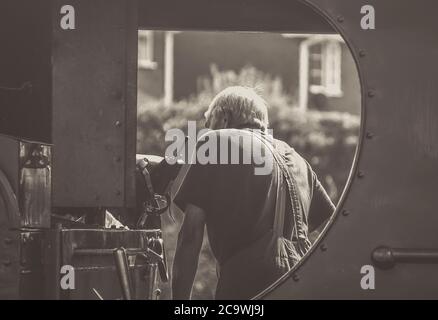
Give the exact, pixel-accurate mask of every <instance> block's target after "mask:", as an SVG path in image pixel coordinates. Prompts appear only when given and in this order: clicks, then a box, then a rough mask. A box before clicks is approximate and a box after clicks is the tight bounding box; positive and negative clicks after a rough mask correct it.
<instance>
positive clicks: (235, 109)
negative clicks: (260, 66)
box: [208, 86, 268, 130]
mask: <svg viewBox="0 0 438 320" xmlns="http://www.w3.org/2000/svg"><path fill="white" fill-rule="evenodd" d="M208 112H212V113H213V115H216V113H218V112H223V113H225V116H226V117H227V118H228V124H227V127H228V128H237V129H238V128H253V129H262V130H266V129H267V128H268V109H267V104H266V102H265V100H264V99H263V98H262V97H261V96H260V95H258V94H257V92H256V91H255V90H254V89H252V88H249V87H242V86H233V87H228V88H226V89H224V90H222V91H221V92H220V93H219V94H217V95H216V97H215V98H214V99H213V101H212V102H211V104H210V106H209V108H208Z"/></svg>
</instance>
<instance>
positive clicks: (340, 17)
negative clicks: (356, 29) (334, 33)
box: [337, 16, 345, 23]
mask: <svg viewBox="0 0 438 320" xmlns="http://www.w3.org/2000/svg"><path fill="white" fill-rule="evenodd" d="M337 20H338V22H340V23H342V22H344V21H345V19H344V17H343V16H338V19H337Z"/></svg>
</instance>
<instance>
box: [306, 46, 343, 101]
mask: <svg viewBox="0 0 438 320" xmlns="http://www.w3.org/2000/svg"><path fill="white" fill-rule="evenodd" d="M341 60H342V47H341V44H340V43H339V42H338V41H336V40H328V41H323V42H319V43H316V44H313V45H311V46H310V47H309V86H310V87H309V90H310V92H311V93H313V94H324V95H326V96H327V97H341V96H342V88H341Z"/></svg>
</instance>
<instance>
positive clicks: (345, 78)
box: [137, 30, 360, 299]
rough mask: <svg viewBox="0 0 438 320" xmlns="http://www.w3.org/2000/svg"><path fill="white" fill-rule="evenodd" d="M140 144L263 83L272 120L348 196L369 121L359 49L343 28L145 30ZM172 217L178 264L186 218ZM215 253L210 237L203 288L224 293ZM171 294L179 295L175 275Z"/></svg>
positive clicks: (158, 146) (331, 187)
mask: <svg viewBox="0 0 438 320" xmlns="http://www.w3.org/2000/svg"><path fill="white" fill-rule="evenodd" d="M138 55H139V56H138V59H139V60H138V65H139V67H138V117H137V121H138V125H137V126H138V133H137V153H144V154H154V155H163V154H164V150H165V148H166V144H165V141H164V135H165V132H166V131H167V130H169V129H172V128H180V129H182V130H183V131H186V130H187V121H188V120H196V121H199V126H200V128H202V127H203V125H204V124H203V114H204V112H205V110H206V107H207V106H208V104H209V103H210V101H211V99H212V98H213V97H214V96H215V95H216V94H217V93H218V92H219V91H221V90H222V89H224V88H225V87H227V86H230V85H245V86H251V87H254V88H256V90H257V91H258V92H259V93H260V95H261V96H262V97H263V98H264V99H265V100H266V101H267V102H268V105H269V120H270V121H269V122H270V128H272V129H273V132H274V136H275V138H277V139H280V140H283V141H286V142H287V143H289V144H290V145H291V146H292V147H293V148H295V149H296V150H297V151H298V152H299V153H300V154H301V155H302V156H303V157H304V158H305V159H306V160H307V161H308V162H309V163H310V164H311V165H312V167H313V168H314V170H315V171H316V173H317V174H318V177H319V179H320V180H321V182H322V184H323V185H324V186H325V188H326V189H327V191H328V193H329V194H330V196H331V198H332V200H333V201H334V202H335V203H336V201H337V200H338V199H339V197H340V194H341V193H342V189H343V187H344V184H345V182H346V181H347V178H348V174H349V171H350V168H351V165H352V162H353V157H354V152H355V148H356V145H357V142H358V133H359V125H360V85H359V78H358V75H357V71H356V66H355V64H354V61H353V59H352V57H351V54H350V52H349V49H348V48H347V46H346V45H345V43H344V42H343V40H342V39H341V38H340V37H339V36H336V35H307V34H293V35H292V34H270V33H235V32H199V31H196V32H193V31H184V32H174V31H147V30H142V31H139V36H138ZM172 211H173V217H174V218H175V219H174V220H173V219H171V218H170V217H169V216H168V215H165V216H164V217H163V222H164V223H163V229H164V230H163V231H164V241H165V246H166V249H167V254H168V260H169V261H168V262H169V266H171V265H172V260H173V255H174V251H175V246H176V239H177V234H178V231H179V228H180V224H181V221H182V218H183V215H182V213H181V212H180V211H179V209H178V208H177V207H175V206H173V207H172ZM215 283H216V271H215V261H214V257H213V255H212V253H211V251H210V249H209V246H208V239H205V241H204V245H203V248H202V252H201V256H200V261H199V268H198V273H197V276H196V280H195V285H194V290H193V298H194V299H212V298H213V297H214V290H215ZM161 287H162V290H163V292H162V298H165V299H166V298H170V297H171V291H170V285H169V284H163V285H162V286H161Z"/></svg>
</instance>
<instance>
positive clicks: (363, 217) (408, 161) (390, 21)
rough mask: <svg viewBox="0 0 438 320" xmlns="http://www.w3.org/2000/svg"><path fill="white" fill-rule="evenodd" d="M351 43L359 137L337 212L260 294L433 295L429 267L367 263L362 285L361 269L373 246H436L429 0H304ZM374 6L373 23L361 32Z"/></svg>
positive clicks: (435, 50)
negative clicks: (368, 281)
mask: <svg viewBox="0 0 438 320" xmlns="http://www.w3.org/2000/svg"><path fill="white" fill-rule="evenodd" d="M305 2H306V3H308V4H309V5H310V6H311V7H313V8H314V9H315V10H316V11H317V12H319V13H321V14H322V15H323V16H324V17H325V18H327V19H329V20H330V22H331V23H332V24H333V25H334V26H335V27H336V29H338V30H339V31H340V32H341V34H342V35H343V36H344V38H345V39H346V41H347V42H348V44H349V46H350V47H351V49H352V52H353V55H354V57H355V59H356V61H357V64H358V69H359V74H360V77H361V83H362V106H363V123H362V141H361V144H360V147H359V151H358V153H357V158H356V163H355V167H354V170H353V172H352V175H351V180H350V183H351V184H350V185H349V186H347V188H346V190H345V193H344V195H343V197H342V200H341V203H340V205H339V207H338V210H337V215H336V216H335V218H334V220H333V221H332V223H331V225H330V226H329V228H328V230H327V231H326V233H325V235H324V236H323V237H322V239H320V241H319V243H318V245H317V246H316V247H314V249H313V250H312V252H310V253H309V255H308V256H307V257H306V258H305V259H303V260H302V262H301V263H300V264H299V265H298V266H297V267H296V268H295V270H293V271H292V272H291V273H290V274H289V275H288V276H286V277H285V278H284V279H282V280H280V281H279V283H277V285H278V286H277V285H274V286H272V287H271V288H270V289H269V290H268V291H267V292H265V293H264V294H262V295H261V296H260V297H264V298H269V299H278V298H280V299H303V298H311V299H326V298H330V299H331V298H347V299H371V298H372V299H382V298H383V299H385V298H401V299H406V298H409V299H416V298H426V299H427V298H436V297H437V294H438V291H437V288H438V278H437V277H436V270H437V269H436V267H437V266H436V264H424V263H410V264H397V265H396V266H395V267H393V268H390V269H387V270H382V269H379V268H377V266H376V269H375V270H376V274H375V289H374V290H363V289H362V288H361V285H360V281H361V278H362V276H363V274H361V267H362V266H363V265H373V261H372V259H371V254H372V252H373V250H374V249H375V248H376V247H378V246H382V245H385V246H389V247H395V248H412V249H416V248H417V249H423V248H428V249H437V248H438V236H437V232H436V226H437V225H438V215H437V214H436V208H437V206H438V198H437V196H436V195H437V194H436V190H438V179H437V177H438V165H437V164H438V121H437V120H438V108H437V105H438V90H437V89H436V75H437V74H438V65H437V63H436V57H437V54H438V42H437V41H436V32H437V30H438V20H437V19H436V16H435V15H436V9H437V4H435V3H434V2H431V1H426V0H420V1H415V2H412V1H399V0H387V1H377V0H367V1H345V0H319V1H316V0H308V1H305ZM363 5H373V6H374V8H375V14H376V29H375V30H362V29H361V27H360V19H361V18H362V16H363V15H361V13H360V11H361V7H362V6H363Z"/></svg>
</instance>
